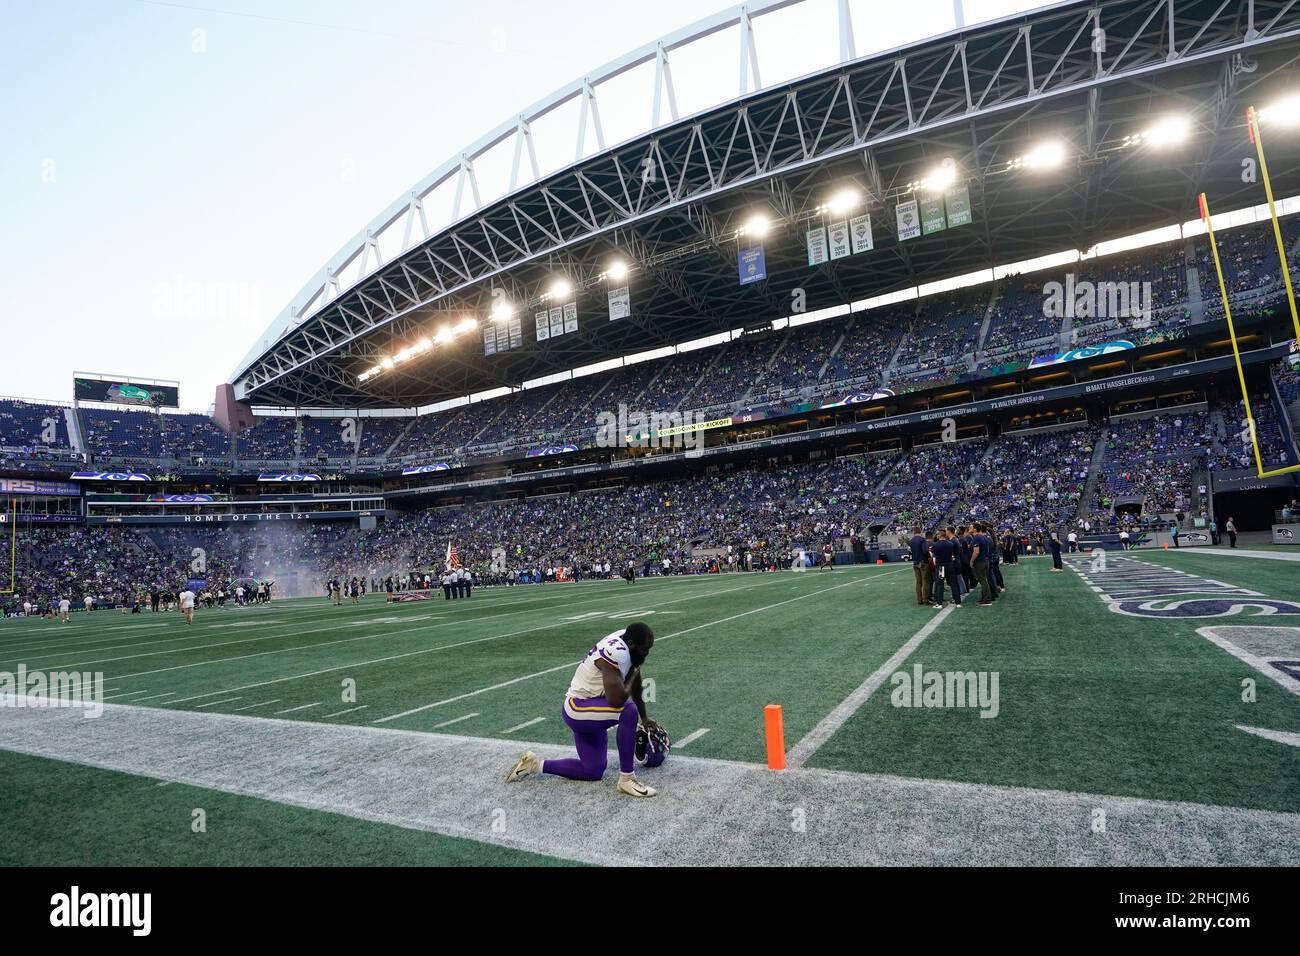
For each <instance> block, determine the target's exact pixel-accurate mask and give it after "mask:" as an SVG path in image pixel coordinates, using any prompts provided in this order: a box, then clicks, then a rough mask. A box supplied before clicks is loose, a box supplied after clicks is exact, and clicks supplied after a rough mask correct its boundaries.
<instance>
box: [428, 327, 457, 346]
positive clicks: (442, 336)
mask: <svg viewBox="0 0 1300 956" xmlns="http://www.w3.org/2000/svg"><path fill="white" fill-rule="evenodd" d="M455 334H456V333H455V332H453V331H452V330H451V329H450V328H448V327H447V326H445V325H444V326H443V327H442V328H440V329H439V330H438V332H437V334H436V335H434V337H433V340H434V341H435V342H438V343H439V344H441V343H443V342H449V341H451V337H452V336H453V335H455Z"/></svg>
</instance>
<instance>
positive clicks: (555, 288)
mask: <svg viewBox="0 0 1300 956" xmlns="http://www.w3.org/2000/svg"><path fill="white" fill-rule="evenodd" d="M572 291H573V284H572V283H570V282H569V280H568V279H565V278H558V279H556V280H555V281H554V282H552V283H551V287H550V288H549V289H547V290H546V296H547V298H550V299H554V300H556V301H558V300H560V299H567V298H568V297H569V293H571V292H572Z"/></svg>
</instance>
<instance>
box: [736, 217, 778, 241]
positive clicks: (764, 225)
mask: <svg viewBox="0 0 1300 956" xmlns="http://www.w3.org/2000/svg"><path fill="white" fill-rule="evenodd" d="M771 228H772V220H770V219H768V218H767V216H766V215H764V214H763V213H757V214H756V215H753V216H750V217H749V219H748V220H747V221H746V222H745V225H744V226H742V227H741V229H740V233H741V235H744V236H752V237H753V238H755V239H762V238H763V237H764V236H766V235H767V234H768V232H769V231H770V230H771Z"/></svg>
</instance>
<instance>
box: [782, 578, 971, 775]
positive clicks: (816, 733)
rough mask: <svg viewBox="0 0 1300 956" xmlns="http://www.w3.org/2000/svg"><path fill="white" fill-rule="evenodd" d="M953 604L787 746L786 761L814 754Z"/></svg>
mask: <svg viewBox="0 0 1300 956" xmlns="http://www.w3.org/2000/svg"><path fill="white" fill-rule="evenodd" d="M955 607H956V605H953V604H949V605H948V606H947V607H945V608H944V609H943V610H942V611H940V612H939V613H938V614H936V615H935V616H934V617H932V618H930V620H929V621H927V622H926V624H925V626H924V627H922V628H921V629H920V630H919V631H917V632H916V633H915V634H913V635H912V636H911V638H909V639H908V642H907V643H906V644H904V645H903V646H902V647H900V648H899V649H898V650H897V651H895V652H894V654H893V656H892V657H890V658H889V660H887V661H885V663H883V664H881V665H880V667H879V668H877V669H876V672H875V673H874V674H872V675H871V676H870V677H868V678H867V679H866V680H865V681H863V682H862V683H861V684H859V685H858V686H857V687H855V688H854V689H853V692H852V693H850V694H849V696H848V697H845V698H844V699H843V700H842V701H840V702H839V704H838V705H836V707H835V709H834V710H832V711H831V712H830V713H829V714H827V715H826V716H825V717H823V718H822V719H821V720H820V721H819V722H818V724H817V726H816V727H814V728H813V729H812V730H810V731H808V733H807V734H805V735H804V738H803V739H802V740H800V741H799V742H798V743H797V744H795V745H794V746H793V747H791V748H790V752H789V753H788V754H787V755H786V764H787V765H788V766H791V767H802V766H803V765H804V764H805V763H807V762H808V758H809V757H811V756H812V755H813V754H815V753H816V752H817V751H818V749H820V748H821V746H822V744H824V743H826V741H828V740H830V739H831V737H833V736H834V735H835V734H836V733H837V732H838V731H839V729H840V728H841V727H843V726H844V725H845V724H846V723H848V720H849V718H850V717H852V716H853V715H854V714H855V713H857V712H858V709H859V708H860V707H861V706H862V705H863V704H865V703H866V702H867V701H868V700H870V699H871V695H872V694H874V693H875V692H876V691H877V690H878V689H879V688H880V685H881V684H883V683H884V682H885V681H886V679H888V677H889V675H890V674H892V673H894V671H896V670H898V668H899V667H900V666H901V665H902V663H903V662H904V661H905V660H907V659H908V658H909V657H911V656H912V652H913V651H915V650H916V649H917V648H918V647H920V646H921V642H922V641H924V640H925V639H926V638H927V637H929V636H930V635H931V634H933V633H934V632H935V629H936V628H938V627H939V625H940V624H942V623H943V622H944V620H945V619H946V618H947V617H948V615H949V614H951V613H952V612H953V609H954V608H955Z"/></svg>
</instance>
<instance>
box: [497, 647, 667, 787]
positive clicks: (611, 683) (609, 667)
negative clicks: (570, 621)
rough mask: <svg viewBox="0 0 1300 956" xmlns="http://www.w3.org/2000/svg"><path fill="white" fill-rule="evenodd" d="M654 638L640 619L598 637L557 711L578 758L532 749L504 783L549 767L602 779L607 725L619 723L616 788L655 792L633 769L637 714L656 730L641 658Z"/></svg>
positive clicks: (553, 770)
mask: <svg viewBox="0 0 1300 956" xmlns="http://www.w3.org/2000/svg"><path fill="white" fill-rule="evenodd" d="M654 642H655V636H654V632H653V631H651V630H650V628H649V627H647V626H646V625H644V624H641V623H637V624H631V625H628V627H627V629H626V630H623V631H615V632H614V633H613V634H610V635H608V636H606V637H603V638H601V639H600V641H598V642H597V644H596V646H595V647H593V648H592V649H591V650H590V651H588V652H587V656H586V658H585V659H584V660H583V662H582V663H581V664H579V665H578V669H577V671H575V672H574V675H573V682H572V683H571V684H570V685H569V689H568V691H567V692H566V693H565V695H564V706H563V708H562V711H561V716H562V717H563V719H564V722H565V723H566V724H568V725H569V729H570V730H572V731H573V738H574V741H575V742H576V743H577V745H578V756H577V758H576V759H574V758H573V757H569V758H566V759H564V760H542V759H541V758H540V757H538V756H537V755H536V754H534V753H533V752H532V751H531V750H530V751H528V752H527V753H525V754H524V755H523V756H522V757H520V758H519V762H518V763H517V764H515V766H514V769H512V770H511V771H510V773H508V774H507V775H506V783H513V782H514V781H516V780H521V779H523V778H524V777H527V776H528V775H529V774H534V773H550V774H555V775H556V776H558V777H568V778H569V779H570V780H600V779H601V778H602V777H603V776H604V775H605V765H606V763H607V762H608V759H609V757H608V748H609V729H610V728H611V727H617V728H618V731H617V734H616V737H617V741H618V770H619V773H618V789H619V792H620V793H626V794H627V795H628V796H632V797H653V796H654V795H655V792H656V791H655V789H654V788H653V787H647V786H646V785H645V784H643V783H642V782H641V781H639V780H637V778H636V777H635V776H633V774H632V769H633V766H634V765H635V760H636V740H637V723H638V720H639V721H640V723H641V724H643V725H644V726H645V729H646V731H648V732H649V733H652V734H653V733H655V732H657V731H659V730H660V728H659V725H658V724H657V723H655V722H654V721H653V720H651V719H650V717H649V715H648V714H647V713H646V709H645V701H644V700H642V699H641V664H642V662H644V661H645V659H646V656H647V655H648V654H649V653H650V648H652V647H653V646H654Z"/></svg>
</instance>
